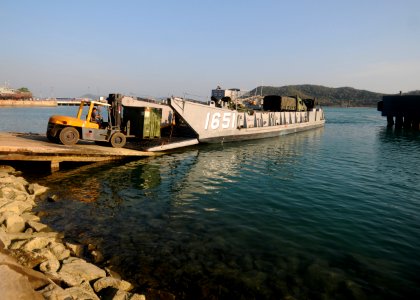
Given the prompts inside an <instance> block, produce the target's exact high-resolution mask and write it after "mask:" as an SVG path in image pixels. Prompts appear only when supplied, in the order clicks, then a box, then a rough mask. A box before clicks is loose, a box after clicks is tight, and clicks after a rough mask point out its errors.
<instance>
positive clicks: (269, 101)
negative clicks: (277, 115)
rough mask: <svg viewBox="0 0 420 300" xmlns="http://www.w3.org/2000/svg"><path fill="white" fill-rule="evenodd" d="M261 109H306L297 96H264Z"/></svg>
mask: <svg viewBox="0 0 420 300" xmlns="http://www.w3.org/2000/svg"><path fill="white" fill-rule="evenodd" d="M263 109H264V110H266V111H307V107H306V105H305V103H304V102H303V100H302V99H301V98H300V97H298V96H277V95H270V96H265V97H264V100H263Z"/></svg>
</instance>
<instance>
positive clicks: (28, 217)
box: [20, 212, 41, 222]
mask: <svg viewBox="0 0 420 300" xmlns="http://www.w3.org/2000/svg"><path fill="white" fill-rule="evenodd" d="M20 216H21V217H22V218H23V219H24V220H25V222H28V221H34V222H40V221H41V219H40V218H39V217H38V216H37V215H35V214H33V213H32V212H25V213H23V214H21V215H20Z"/></svg>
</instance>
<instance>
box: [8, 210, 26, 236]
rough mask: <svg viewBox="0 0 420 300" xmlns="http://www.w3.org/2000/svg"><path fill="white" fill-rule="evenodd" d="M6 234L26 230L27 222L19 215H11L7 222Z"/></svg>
mask: <svg viewBox="0 0 420 300" xmlns="http://www.w3.org/2000/svg"><path fill="white" fill-rule="evenodd" d="M5 225H6V232H10V233H17V232H22V231H23V230H24V229H25V221H24V220H23V218H22V217H21V216H19V215H17V214H14V213H11V214H9V215H8V216H7V217H6V220H5Z"/></svg>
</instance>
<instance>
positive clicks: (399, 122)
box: [395, 116, 403, 129]
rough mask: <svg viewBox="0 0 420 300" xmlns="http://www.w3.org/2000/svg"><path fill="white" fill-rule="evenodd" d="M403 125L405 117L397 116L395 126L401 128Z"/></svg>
mask: <svg viewBox="0 0 420 300" xmlns="http://www.w3.org/2000/svg"><path fill="white" fill-rule="evenodd" d="M402 127H403V117H401V116H397V117H395V128H398V129H401V128H402Z"/></svg>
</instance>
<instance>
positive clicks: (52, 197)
mask: <svg viewBox="0 0 420 300" xmlns="http://www.w3.org/2000/svg"><path fill="white" fill-rule="evenodd" d="M58 199H59V198H58V196H57V195H55V194H54V195H51V196H48V197H47V201H48V202H57V201H58Z"/></svg>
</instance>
